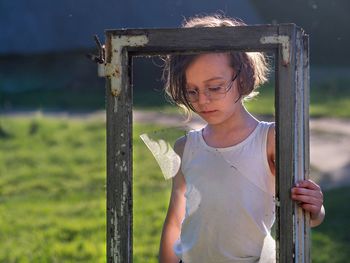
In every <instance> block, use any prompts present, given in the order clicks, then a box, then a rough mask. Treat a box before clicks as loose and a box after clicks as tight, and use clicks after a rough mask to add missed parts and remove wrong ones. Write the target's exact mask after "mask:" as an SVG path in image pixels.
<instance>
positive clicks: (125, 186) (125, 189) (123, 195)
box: [120, 182, 128, 216]
mask: <svg viewBox="0 0 350 263" xmlns="http://www.w3.org/2000/svg"><path fill="white" fill-rule="evenodd" d="M127 187H128V186H127V185H126V183H125V182H123V194H122V198H121V204H120V215H121V216H124V207H125V204H126V197H127V190H128V188H127Z"/></svg>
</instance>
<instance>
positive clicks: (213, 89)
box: [208, 86, 223, 92]
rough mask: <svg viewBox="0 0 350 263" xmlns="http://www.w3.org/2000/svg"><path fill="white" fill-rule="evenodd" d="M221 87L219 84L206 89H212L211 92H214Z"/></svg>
mask: <svg viewBox="0 0 350 263" xmlns="http://www.w3.org/2000/svg"><path fill="white" fill-rule="evenodd" d="M222 89H223V88H222V87H221V86H216V87H210V88H208V90H209V91H213V92H215V91H220V90H222Z"/></svg>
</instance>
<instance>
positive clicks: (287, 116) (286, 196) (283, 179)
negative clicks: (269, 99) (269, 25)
mask: <svg viewBox="0 0 350 263" xmlns="http://www.w3.org/2000/svg"><path fill="white" fill-rule="evenodd" d="M279 34H281V35H287V36H289V37H290V43H291V45H290V54H291V57H290V64H289V65H288V66H285V65H283V62H282V58H281V51H279V52H278V56H277V66H278V68H277V75H278V79H277V82H276V84H277V86H276V96H275V97H276V98H275V99H276V109H275V110H276V135H277V136H276V150H277V151H276V153H277V156H276V171H277V176H276V198H277V201H278V204H279V205H278V206H277V207H276V208H277V211H276V212H277V213H276V214H277V222H276V223H277V227H276V237H277V240H276V245H277V259H278V262H285V263H290V262H293V258H294V257H293V253H294V241H293V203H292V202H291V199H290V189H291V187H292V186H293V174H294V173H295V170H294V165H293V164H294V147H293V146H294V136H295V131H294V122H295V121H296V120H295V116H294V111H295V108H294V107H295V99H296V97H295V86H296V82H295V63H296V61H295V53H296V50H295V49H296V47H295V39H296V27H295V26H293V27H290V28H285V27H284V28H280V31H279Z"/></svg>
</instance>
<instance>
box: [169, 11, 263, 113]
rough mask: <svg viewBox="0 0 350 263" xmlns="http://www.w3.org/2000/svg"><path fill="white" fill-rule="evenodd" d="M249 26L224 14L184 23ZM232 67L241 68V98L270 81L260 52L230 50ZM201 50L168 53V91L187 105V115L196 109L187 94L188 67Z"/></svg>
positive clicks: (176, 99) (239, 82)
mask: <svg viewBox="0 0 350 263" xmlns="http://www.w3.org/2000/svg"><path fill="white" fill-rule="evenodd" d="M226 26H246V24H245V23H244V22H242V21H239V20H236V19H233V18H229V17H225V16H222V15H212V16H201V17H200V16H197V17H193V18H190V19H189V20H185V21H184V23H183V24H182V27H185V28H189V27H226ZM227 54H228V56H229V58H230V64H231V67H232V68H233V69H234V70H235V72H237V71H238V70H239V68H241V72H240V75H239V77H238V92H239V94H240V98H243V99H245V98H252V97H253V96H255V95H256V94H257V92H254V90H255V89H256V88H257V87H258V86H260V85H261V84H263V83H265V82H266V81H267V74H268V63H267V60H266V58H265V56H264V55H263V54H262V53H260V52H249V53H247V52H235V51H232V52H227ZM198 56H199V54H190V55H168V56H166V57H165V65H164V70H163V79H164V80H165V92H166V94H167V95H168V96H169V97H170V99H171V100H172V101H173V102H175V104H176V105H178V106H180V107H182V108H184V110H185V111H186V113H187V114H188V117H190V110H192V111H195V110H194V108H193V106H192V105H191V103H190V102H189V101H188V99H187V98H186V75H185V72H186V69H187V67H188V66H189V65H190V64H191V62H193V60H194V59H195V58H196V57H198Z"/></svg>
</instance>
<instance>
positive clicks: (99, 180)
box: [0, 116, 350, 263]
mask: <svg viewBox="0 0 350 263" xmlns="http://www.w3.org/2000/svg"><path fill="white" fill-rule="evenodd" d="M162 129H163V127H159V126H155V125H138V124H137V125H135V126H134V186H133V189H134V262H136V263H141V262H151V263H152V262H157V253H158V247H159V240H160V233H161V227H162V224H163V220H164V217H165V213H166V209H167V206H168V201H169V191H170V182H169V181H165V180H164V178H163V176H162V174H161V172H160V169H159V168H158V165H157V163H156V162H155V161H154V159H153V157H152V156H151V155H150V153H149V152H148V150H147V149H146V147H145V146H144V145H143V143H142V142H141V140H140V139H139V135H140V134H141V133H143V132H152V131H154V130H157V131H158V132H157V136H160V137H162V136H163V135H164V136H166V137H165V138H166V139H167V140H169V141H170V142H171V143H172V142H173V141H174V139H175V138H176V137H178V136H181V135H182V134H183V131H181V129H167V130H162ZM105 169H106V167H105V123H104V121H102V120H98V119H81V120H80V119H75V120H72V119H64V118H61V119H54V118H48V117H40V116H38V117H32V118H19V117H18V118H12V119H11V118H1V119H0V175H1V176H0V219H1V220H0V233H1V234H0V247H1V249H0V262H7V263H14V262H16V263H17V262H19V263H22V262H105V257H106V255H105V242H106V240H105V227H106V219H105V213H106V211H105V189H106V187H105ZM349 190H350V187H347V188H343V189H338V190H332V191H328V192H326V193H325V206H326V210H327V217H326V220H325V222H324V223H323V224H322V225H321V226H320V227H317V228H315V229H314V230H313V235H312V237H313V250H312V257H313V262H346V260H347V259H348V258H349V257H350V252H349V251H348V250H347V249H346V248H348V247H349V246H350V239H349V236H350V228H349V224H348V222H349V220H350V205H349V203H348V202H346V200H348V199H349V198H350V191H349Z"/></svg>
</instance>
